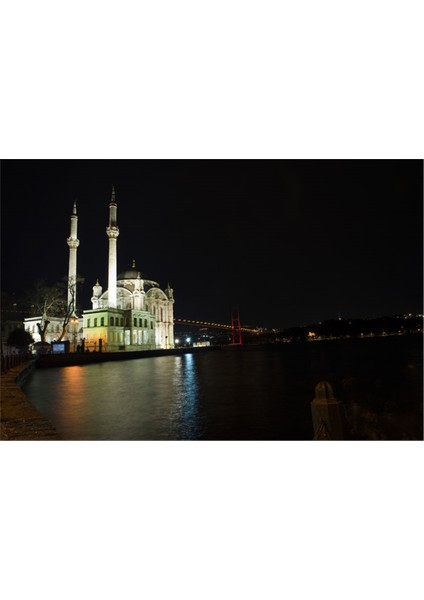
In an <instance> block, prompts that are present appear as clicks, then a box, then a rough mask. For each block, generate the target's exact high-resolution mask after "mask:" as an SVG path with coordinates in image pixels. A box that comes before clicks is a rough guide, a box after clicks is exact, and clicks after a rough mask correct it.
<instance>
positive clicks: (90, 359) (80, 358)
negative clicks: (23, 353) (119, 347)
mask: <svg viewBox="0 0 424 600" xmlns="http://www.w3.org/2000/svg"><path fill="white" fill-rule="evenodd" d="M219 350H221V346H200V347H197V348H196V347H194V348H192V347H190V348H173V349H171V350H134V351H131V352H87V353H83V354H79V353H78V352H72V353H69V354H43V355H41V356H39V357H38V358H37V359H35V361H34V362H35V367H36V368H37V369H45V368H50V367H71V366H76V365H91V364H93V363H99V362H108V361H116V360H134V359H137V358H151V357H153V356H171V355H179V354H189V353H190V354H191V353H201V352H216V351H219Z"/></svg>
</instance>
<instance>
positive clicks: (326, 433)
mask: <svg viewBox="0 0 424 600" xmlns="http://www.w3.org/2000/svg"><path fill="white" fill-rule="evenodd" d="M341 405H342V403H341V402H340V401H339V400H336V398H335V397H334V393H333V388H332V387H331V384H329V383H328V381H320V383H318V384H317V385H316V386H315V398H314V399H313V400H312V402H311V410H312V422H313V425H314V440H342V439H344V435H343V430H344V426H343V417H342V410H341Z"/></svg>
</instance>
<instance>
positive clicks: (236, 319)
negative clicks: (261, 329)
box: [231, 306, 243, 345]
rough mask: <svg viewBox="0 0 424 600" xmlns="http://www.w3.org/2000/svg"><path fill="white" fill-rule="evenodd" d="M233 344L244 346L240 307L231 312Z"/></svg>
mask: <svg viewBox="0 0 424 600" xmlns="http://www.w3.org/2000/svg"><path fill="white" fill-rule="evenodd" d="M231 331H232V335H231V343H232V344H240V345H241V344H243V340H242V337H241V326H240V313H239V309H238V306H237V307H235V308H233V309H232V311H231Z"/></svg>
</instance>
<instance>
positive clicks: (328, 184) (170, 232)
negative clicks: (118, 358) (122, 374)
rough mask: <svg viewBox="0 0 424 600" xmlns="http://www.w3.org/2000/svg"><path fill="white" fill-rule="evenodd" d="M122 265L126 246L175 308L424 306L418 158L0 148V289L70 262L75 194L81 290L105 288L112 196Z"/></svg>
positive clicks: (297, 311)
mask: <svg viewBox="0 0 424 600" xmlns="http://www.w3.org/2000/svg"><path fill="white" fill-rule="evenodd" d="M112 184H113V185H114V186H115V190H116V200H117V204H118V226H119V229H120V236H119V238H118V271H121V270H125V269H127V268H130V266H131V262H132V259H135V260H136V263H137V267H138V268H139V269H140V271H141V273H142V276H143V277H144V278H146V279H153V280H155V281H158V282H159V284H160V285H161V287H162V288H164V287H165V286H166V284H167V283H168V281H169V283H170V284H171V286H172V287H173V289H174V295H175V307H174V309H175V310H174V312H175V316H176V317H177V318H189V319H202V320H208V321H218V322H222V323H229V322H230V318H231V309H232V307H233V306H236V305H237V306H238V307H239V310H240V319H241V323H242V325H255V326H256V325H259V326H264V327H278V328H283V329H284V328H287V327H291V326H298V325H299V326H301V325H306V324H308V323H312V322H314V321H319V320H326V319H332V318H337V317H338V316H341V317H352V318H361V317H364V318H367V317H378V316H383V315H388V314H395V313H405V312H421V311H422V292H423V264H422V263H423V258H422V257H423V163H422V161H420V160H381V161H379V160H352V161H348V160H324V159H322V160H259V159H258V160H254V159H251V160H201V159H193V160H185V159H181V160H41V159H40V160H3V161H2V163H1V210H2V256H1V259H2V273H1V276H2V290H4V291H7V292H9V293H11V294H14V295H15V297H17V298H19V296H20V295H21V294H22V293H23V292H24V291H25V288H26V286H31V285H32V284H33V283H34V282H35V280H36V279H45V280H47V281H48V282H50V283H54V282H55V281H58V280H60V279H61V278H62V277H64V276H66V275H67V269H68V246H67V244H66V238H67V236H68V235H69V227H70V220H69V219H70V214H71V210H72V204H73V201H74V199H77V206H78V216H79V221H78V238H79V239H80V247H79V249H78V272H79V274H80V275H81V276H83V277H84V278H85V283H84V286H83V289H82V291H81V293H80V296H79V301H80V304H81V306H82V308H91V303H90V298H91V295H92V286H93V284H94V283H95V281H96V278H97V277H98V278H99V281H100V284H101V285H103V289H104V290H105V289H106V288H107V256H108V239H107V236H106V231H105V228H106V225H107V223H108V203H109V200H110V196H111V188H112Z"/></svg>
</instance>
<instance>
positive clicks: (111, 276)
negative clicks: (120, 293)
mask: <svg viewBox="0 0 424 600" xmlns="http://www.w3.org/2000/svg"><path fill="white" fill-rule="evenodd" d="M106 233H107V237H108V238H109V271H108V306H109V308H116V272H117V262H116V240H117V238H118V235H119V229H118V225H117V220H116V201H115V187H114V186H112V198H111V200H110V202H109V226H108V227H106Z"/></svg>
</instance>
